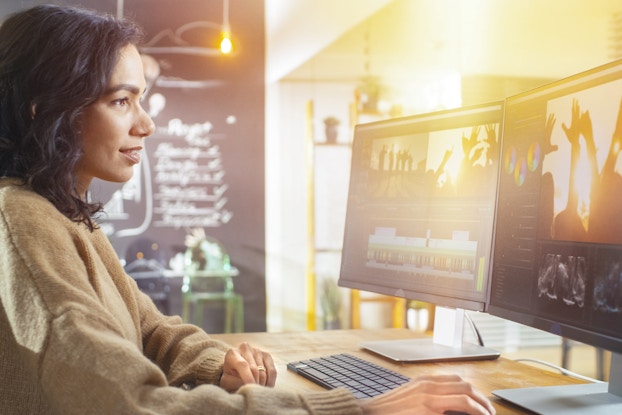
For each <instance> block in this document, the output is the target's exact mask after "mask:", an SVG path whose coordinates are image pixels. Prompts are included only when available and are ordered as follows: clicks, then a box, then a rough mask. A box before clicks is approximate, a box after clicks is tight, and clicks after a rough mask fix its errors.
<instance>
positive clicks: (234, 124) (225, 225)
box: [0, 0, 266, 331]
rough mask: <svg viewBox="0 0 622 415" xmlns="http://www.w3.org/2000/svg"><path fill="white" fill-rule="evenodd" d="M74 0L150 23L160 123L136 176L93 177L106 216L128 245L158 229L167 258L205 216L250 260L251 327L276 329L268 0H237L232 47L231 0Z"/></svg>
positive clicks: (149, 51) (112, 232)
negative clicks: (267, 151)
mask: <svg viewBox="0 0 622 415" xmlns="http://www.w3.org/2000/svg"><path fill="white" fill-rule="evenodd" d="M40 3H49V1H48V2H46V1H17V0H12V1H11V0H8V1H7V0H4V1H3V2H2V5H0V13H1V14H2V16H5V15H7V14H8V13H11V12H13V11H16V10H19V9H21V8H24V7H28V6H31V5H34V4H40ZM63 3H64V4H74V5H81V6H84V7H88V8H92V9H96V10H100V11H104V12H109V13H112V14H116V13H117V8H118V6H119V5H120V4H122V5H123V7H122V12H123V15H124V16H127V17H131V18H133V19H135V20H136V21H137V22H138V23H140V24H141V26H143V28H144V29H145V42H144V45H143V49H142V50H141V51H142V52H143V53H144V54H145V55H146V56H147V57H146V58H145V59H146V60H145V66H146V72H147V77H148V78H151V79H148V81H149V82H150V83H151V87H150V89H149V92H148V94H147V95H146V97H145V101H144V104H143V105H144V107H145V109H146V110H147V111H149V113H150V114H151V116H152V118H153V120H154V122H155V124H156V132H155V134H154V135H153V136H151V137H149V138H147V139H146V140H145V151H144V154H143V156H142V162H141V164H140V165H138V166H136V170H135V174H134V177H133V178H132V179H131V181H130V182H128V183H125V184H111V183H105V182H101V181H96V182H94V183H93V185H92V188H91V196H92V198H93V199H95V200H99V201H101V202H103V203H104V204H105V206H106V209H105V211H106V215H105V216H104V217H103V218H102V226H103V228H104V230H105V231H106V233H107V234H108V235H109V238H110V240H111V241H112V243H113V245H114V247H115V249H116V250H117V253H118V255H119V257H120V258H121V259H124V258H125V255H126V252H127V251H128V248H129V250H131V249H132V244H135V243H137V241H141V240H142V241H144V240H150V241H153V242H155V243H156V244H157V246H158V250H157V255H158V256H159V258H160V259H161V260H162V261H163V262H165V263H168V261H169V259H170V258H172V257H173V256H174V255H175V254H176V253H178V252H181V251H183V250H184V249H185V247H184V238H185V236H186V235H187V234H188V233H189V232H190V231H191V230H192V229H194V228H203V229H204V231H205V233H206V234H207V235H208V236H211V237H214V238H216V239H217V240H219V241H220V242H221V243H222V245H223V246H224V247H225V249H226V250H227V252H228V253H229V255H230V257H231V262H232V264H233V265H234V266H235V267H237V268H238V269H239V270H240V275H239V276H237V277H235V280H234V281H235V289H236V291H238V292H240V293H241V294H243V296H244V306H245V330H246V331H263V330H265V329H266V323H265V312H266V305H265V242H264V241H265V237H264V236H265V224H264V216H265V215H264V206H265V204H264V51H265V47H264V19H263V16H264V2H263V0H231V1H230V3H229V22H230V26H231V32H232V35H233V41H234V53H232V54H231V55H229V56H223V55H221V54H220V53H219V52H218V50H217V47H218V42H219V39H220V38H219V36H220V28H221V27H220V25H221V24H222V23H223V1H222V0H180V1H175V2H173V1H169V0H124V1H123V2H117V1H116V0H108V1H102V0H82V1H64V2H63ZM173 312H178V310H177V309H175V308H174V309H173ZM206 329H207V330H213V331H219V327H218V325H216V326H214V327H210V326H208V327H206Z"/></svg>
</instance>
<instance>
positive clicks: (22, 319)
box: [0, 179, 360, 415]
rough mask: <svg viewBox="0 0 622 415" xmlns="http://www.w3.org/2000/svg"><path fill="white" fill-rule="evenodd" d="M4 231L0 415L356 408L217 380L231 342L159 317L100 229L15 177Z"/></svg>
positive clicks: (339, 395) (331, 397)
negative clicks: (230, 389)
mask: <svg viewBox="0 0 622 415" xmlns="http://www.w3.org/2000/svg"><path fill="white" fill-rule="evenodd" d="M0 238H1V246H0V374H1V376H0V413H2V414H3V415H13V414H16V415H17V414H19V415H24V414H37V415H48V414H57V415H72V414H76V415H88V414H97V415H107V414H110V415H124V414H127V415H139V414H152V415H153V414H167V415H181V414H208V413H209V414H308V413H312V414H317V415H324V414H326V415H330V414H359V413H360V408H359V405H358V404H357V402H356V400H355V399H354V398H353V397H352V395H351V394H349V393H348V392H346V391H343V390H336V391H330V392H324V393H309V394H303V395H298V394H294V393H290V392H287V391H279V390H277V389H270V388H265V387H260V386H255V385H248V386H245V387H243V388H241V389H240V390H239V391H238V392H237V393H235V394H229V393H227V392H226V391H224V390H223V389H221V388H220V387H218V386H215V385H214V384H215V383H217V382H218V376H219V373H220V370H221V368H222V363H223V359H224V355H225V353H226V352H227V350H229V348H230V347H229V346H228V345H226V344H224V343H222V342H219V341H216V340H213V339H211V338H210V337H209V336H208V335H207V334H205V333H204V332H203V331H202V330H201V329H199V328H198V327H195V326H192V325H189V324H183V323H182V321H181V319H180V318H179V317H168V316H164V315H162V314H161V313H160V312H159V311H158V310H157V308H156V307H155V306H154V304H153V302H152V301H151V300H150V299H149V298H148V297H147V296H146V295H144V294H143V293H141V292H140V291H139V290H138V288H137V286H136V284H135V282H134V280H133V279H132V278H131V277H129V276H128V275H127V274H126V273H125V272H124V270H123V268H122V266H121V264H120V262H119V260H118V257H117V256H116V253H115V251H114V249H113V248H112V246H111V244H110V242H109V241H108V239H107V237H106V236H105V235H104V234H103V232H101V230H96V231H94V232H90V231H89V230H88V229H87V228H86V227H85V226H84V225H82V224H77V223H74V222H72V221H70V220H69V219H67V218H66V217H65V216H64V215H62V214H61V213H60V212H59V211H58V210H56V209H55V207H54V206H53V205H52V204H51V203H49V202H48V201H47V200H46V199H44V198H43V197H41V196H39V195H37V194H36V193H34V192H32V191H31V190H29V189H28V187H27V186H23V185H20V184H19V182H18V181H16V180H14V179H0ZM184 382H192V383H195V384H197V385H199V386H197V387H196V388H194V389H193V390H191V391H186V390H182V389H181V388H179V387H178V386H179V385H181V384H182V383H184Z"/></svg>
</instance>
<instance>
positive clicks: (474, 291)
mask: <svg viewBox="0 0 622 415" xmlns="http://www.w3.org/2000/svg"><path fill="white" fill-rule="evenodd" d="M502 117H503V102H493V103H489V104H484V105H478V106H471V107H464V108H459V109H453V110H444V111H438V112H433V113H428V114H421V115H415V116H409V117H402V118H394V119H388V120H383V121H378V122H372V123H367V124H359V125H357V126H356V127H355V130H354V138H353V142H352V160H351V175H350V186H349V192H348V200H347V208H346V220H345V231H344V242H343V249H342V259H341V272H340V276H339V281H338V283H339V285H341V286H343V287H349V288H354V289H359V290H364V291H371V292H374V293H380V294H386V295H391V296H397V297H402V298H406V299H411V300H419V301H424V302H429V303H433V304H435V305H437V306H442V307H444V308H439V307H437V311H436V315H435V328H434V338H433V339H425V340H422V339H413V340H407V341H395V340H393V341H388V342H384V341H379V342H366V343H363V344H362V346H363V348H365V349H367V350H370V351H373V352H376V353H378V354H380V355H383V356H385V357H388V358H390V359H393V360H398V361H442V360H452V359H456V360H460V359H461V360H465V359H492V358H496V357H498V356H499V353H498V352H497V351H496V350H492V349H488V348H485V347H481V345H476V344H470V343H468V342H464V341H463V327H464V323H463V321H464V310H475V311H484V310H485V309H486V306H487V301H488V295H489V282H488V279H489V267H490V257H491V247H492V235H493V221H494V208H495V198H496V193H497V180H498V172H499V151H500V148H499V136H500V131H501V125H502ZM448 310H449V311H450V312H449V313H448V312H447V311H448ZM448 319H449V321H448ZM436 323H439V324H436Z"/></svg>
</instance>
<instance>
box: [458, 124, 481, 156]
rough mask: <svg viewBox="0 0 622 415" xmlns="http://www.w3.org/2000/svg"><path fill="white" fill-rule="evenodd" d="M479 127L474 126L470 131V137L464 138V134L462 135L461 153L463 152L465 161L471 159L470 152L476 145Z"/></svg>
mask: <svg viewBox="0 0 622 415" xmlns="http://www.w3.org/2000/svg"><path fill="white" fill-rule="evenodd" d="M479 129H480V126H479V125H478V126H475V127H473V128H472V129H471V137H469V138H466V137H465V136H464V134H462V151H463V152H464V157H465V158H467V159H469V160H470V159H471V158H472V157H471V151H472V150H473V148H474V147H475V146H476V145H477V137H478V136H479Z"/></svg>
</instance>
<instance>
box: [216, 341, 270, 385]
mask: <svg viewBox="0 0 622 415" xmlns="http://www.w3.org/2000/svg"><path fill="white" fill-rule="evenodd" d="M275 382H276V368H275V366H274V362H273V361H272V356H270V353H267V352H264V351H262V350H259V349H257V348H255V347H253V346H251V345H249V344H248V343H242V344H241V345H240V346H238V347H237V348H233V349H231V350H229V351H228V352H227V354H226V355H225V362H224V364H223V367H222V377H221V378H220V387H222V388H223V389H225V390H226V391H228V392H235V391H236V390H238V389H239V388H240V387H241V386H242V385H245V384H247V383H255V384H258V385H262V386H270V387H272V386H274V383H275Z"/></svg>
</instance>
